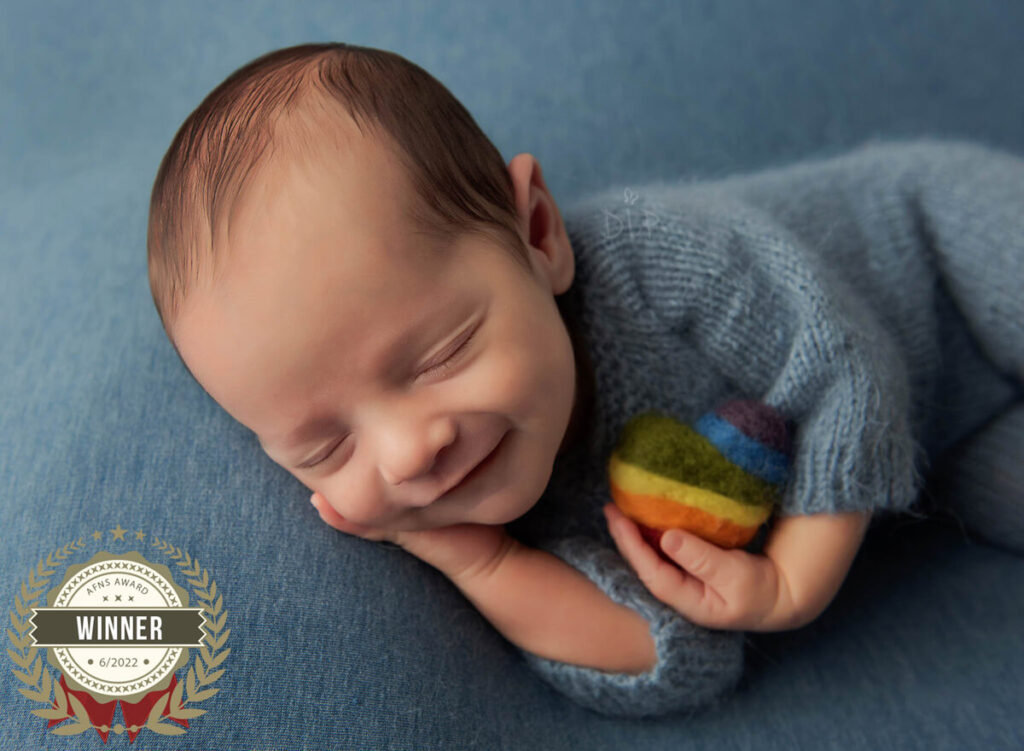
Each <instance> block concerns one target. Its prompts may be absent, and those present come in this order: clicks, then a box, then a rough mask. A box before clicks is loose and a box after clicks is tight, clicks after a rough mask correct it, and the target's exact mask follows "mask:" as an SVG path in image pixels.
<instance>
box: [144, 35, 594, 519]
mask: <svg viewBox="0 0 1024 751" xmlns="http://www.w3.org/2000/svg"><path fill="white" fill-rule="evenodd" d="M148 252H149V279H150V287H151V290H152V293H153V299H154V302H155V304H156V307H157V310H158V312H159V314H160V319H161V321H162V322H163V325H164V329H165V331H166V332H167V335H168V337H170V339H171V341H172V343H173V344H174V346H175V349H176V350H177V351H178V353H179V355H180V357H181V359H182V361H183V362H184V363H185V365H186V367H187V368H188V370H189V371H190V372H191V373H192V375H193V376H194V377H195V379H196V380H197V381H198V382H199V384H200V385H201V386H202V387H203V388H204V389H205V390H206V391H207V392H208V393H209V394H210V396H211V397H212V398H213V399H214V400H215V401H217V402H218V403H219V404H220V405H221V406H222V407H223V408H224V409H225V410H226V411H227V412H228V413H229V414H230V415H231V416H232V417H234V418H235V419H236V420H238V421H239V422H240V423H242V424H243V425H245V426H246V427H248V428H249V429H250V430H252V431H253V432H254V433H255V434H256V436H257V438H258V440H259V442H260V444H261V446H262V447H263V449H264V450H265V452H266V453H267V454H268V455H269V456H270V457H271V459H273V460H274V461H275V462H277V463H278V464H280V465H281V466H282V467H284V468H285V469H287V470H288V471H289V472H290V473H291V474H292V475H294V476H295V477H296V478H297V479H298V480H299V481H301V482H302V483H303V484H304V485H306V486H307V487H308V488H310V489H311V490H316V491H319V492H320V493H321V495H323V496H324V497H325V498H326V499H327V500H328V502H329V503H330V504H331V505H332V506H333V507H334V508H335V509H336V510H337V511H338V512H339V513H340V514H341V515H342V516H344V517H346V518H347V519H350V520H351V521H353V522H356V523H357V524H363V525H366V526H371V527H382V528H388V529H393V530H413V529H428V528H433V527H439V526H446V525H449V524H455V523H460V522H477V523H484V524H504V523H506V522H509V521H511V520H513V519H515V518H517V517H519V516H520V515H522V514H523V513H525V512H526V511H527V510H528V509H529V508H530V507H531V506H532V505H533V504H534V503H536V501H537V499H538V498H539V497H540V495H541V493H542V492H543V490H544V488H545V486H546V485H547V482H548V480H549V478H550V474H551V471H552V467H553V463H554V459H555V456H556V454H557V453H558V452H559V451H560V450H561V449H562V448H564V447H565V446H566V445H567V444H568V442H569V441H570V439H572V438H573V437H574V436H575V434H576V432H577V431H578V429H579V426H580V419H581V400H579V399H577V393H578V390H577V388H576V387H577V379H578V375H577V373H578V369H577V367H576V362H575V358H574V349H573V342H572V340H571V338H570V336H569V332H568V330H567V328H566V325H565V323H564V321H563V319H562V316H561V314H560V311H559V308H558V305H557V302H556V299H555V296H556V295H559V294H561V293H563V292H565V291H566V290H567V289H568V288H569V286H570V284H571V283H572V279H573V272H574V265H573V255H572V248H571V246H570V243H569V239H568V236H567V234H566V231H565V227H564V225H563V223H562V219H561V215H560V213H559V211H558V207H557V206H556V204H555V201H554V199H553V198H552V197H551V195H550V192H549V191H548V189H547V187H546V185H545V183H544V179H543V176H542V174H541V170H540V166H539V164H538V163H537V161H536V160H535V159H534V158H533V157H532V156H530V155H529V154H519V155H518V156H516V157H515V158H514V159H513V160H512V161H511V163H510V164H509V165H507V166H506V165H505V164H504V161H503V159H502V157H501V155H500V153H499V152H498V150H497V149H496V148H495V147H494V146H493V145H492V144H491V143H490V141H489V140H488V139H487V138H486V136H485V135H484V134H483V133H482V132H481V131H480V129H479V128H478V127H477V125H476V123H475V122H474V121H473V119H472V117H471V116H470V115H469V114H468V112H466V110H465V109H464V108H463V107H462V106H461V105H460V104H459V103H458V101H457V100H456V99H455V98H454V97H452V95H451V94H450V93H449V92H448V91H447V89H445V88H444V86H442V85H441V84H440V83H439V82H437V81H436V80H435V79H434V78H433V77H431V76H430V75H429V74H428V73H426V72H425V71H423V70H422V69H420V68H419V67H417V66H415V65H413V64H412V63H410V62H408V61H407V60H404V59H403V58H401V57H399V56H398V55H395V54H393V53H389V52H385V51H382V50H375V49H370V48H362V47H353V46H350V45H344V44H324V45H303V46H300V47H293V48H289V49H285V50H278V51H276V52H273V53H271V54H269V55H265V56H263V57H261V58H258V59H257V60H254V61H253V62H251V63H249V64H248V65H246V66H244V67H242V68H240V69H239V70H238V71H236V72H235V73H233V74H232V75H231V76H229V77H228V78H227V79H226V80H225V81H224V82H223V83H221V84H220V85H219V86H218V87H217V88H216V89H214V90H213V91H212V92H211V93H210V94H209V95H208V96H207V97H206V99H205V100H204V101H203V102H202V103H201V104H200V105H199V107H198V108H197V109H196V110H195V111H194V112H193V113H192V114H191V115H190V116H189V117H188V119H187V120H186V121H185V123H184V124H183V125H182V126H181V128H180V129H179V131H178V133H177V135H176V136H175V138H174V140H173V142H172V144H171V146H170V148H169V150H168V152H167V154H166V155H165V156H164V159H163V161H162V163H161V165H160V168H159V171H158V173H157V177H156V181H155V183H154V186H153V194H152V200H151V204H150V219H149V234H148ZM574 406H575V409H574ZM485 458H486V462H484V463H483V464H481V461H482V460H484V459H485ZM478 465H479V466H478ZM467 473H471V474H468V475H467Z"/></svg>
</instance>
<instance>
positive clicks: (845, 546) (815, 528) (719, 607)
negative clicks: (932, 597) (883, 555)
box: [605, 503, 871, 631]
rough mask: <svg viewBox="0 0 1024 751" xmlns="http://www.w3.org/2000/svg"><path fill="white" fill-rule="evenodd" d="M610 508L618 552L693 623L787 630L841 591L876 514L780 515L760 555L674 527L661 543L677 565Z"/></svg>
mask: <svg viewBox="0 0 1024 751" xmlns="http://www.w3.org/2000/svg"><path fill="white" fill-rule="evenodd" d="M605 512H606V513H607V514H608V523H609V531H610V532H611V535H612V538H613V539H614V540H615V544H616V546H617V547H618V549H619V552H620V553H621V554H622V556H623V558H625V559H626V561H627V562H628V563H629V565H630V566H631V567H632V568H633V570H634V571H635V572H636V574H637V576H638V577H639V578H640V580H641V581H642V582H643V583H644V586H645V587H647V589H648V590H649V591H650V592H651V594H652V595H654V596H655V597H656V598H658V599H659V600H661V601H662V602H663V603H665V604H666V605H668V606H669V607H671V608H672V609H673V610H675V611H676V612H677V613H679V614H680V615H682V616H684V617H685V618H686V619H687V620H689V621H690V622H692V623H696V624H698V625H701V626H704V627H706V628H712V629H731V630H745V631H785V630H787V629H794V628H800V627H801V626H804V625H806V624H808V623H810V622H811V621H813V620H814V619H815V618H817V617H818V616H819V615H820V614H821V612H822V611H823V610H824V609H825V608H826V607H827V606H828V604H829V603H830V602H831V601H832V598H833V597H835V594H836V592H838V591H839V587H840V586H841V585H842V583H843V580H844V579H845V577H846V573H847V571H849V568H850V564H851V563H852V562H853V559H854V557H855V556H856V554H857V550H858V548H859V547H860V543H861V540H862V539H863V537H864V533H865V531H866V529H867V525H868V522H869V520H870V517H871V512H851V513H837V514H825V513H819V514H810V515H795V516H785V517H781V518H779V519H777V520H776V521H775V523H774V524H773V525H772V528H771V532H770V534H769V538H768V540H767V543H766V545H765V549H764V551H763V554H760V555H754V554H752V553H748V552H747V551H745V550H742V549H739V548H735V549H728V550H727V549H723V548H720V547H718V546H717V545H715V544H713V543H710V542H708V541H706V540H704V539H702V538H700V537H698V536H697V535H695V534H693V533H692V532H687V531H684V530H672V531H670V532H668V533H666V534H665V535H663V536H662V539H661V545H662V550H663V551H664V553H665V554H666V555H667V556H668V557H669V558H671V559H672V560H673V561H675V565H674V564H672V563H669V562H667V561H665V560H663V559H662V558H661V557H659V556H658V555H657V553H656V552H655V550H654V549H653V548H651V547H650V546H649V545H648V544H647V543H646V542H645V541H644V540H643V539H642V538H641V536H640V532H639V530H638V529H637V527H636V524H635V523H634V522H632V521H631V520H629V519H628V518H627V517H625V516H624V515H623V514H622V512H621V511H619V510H618V509H617V508H616V507H615V505H614V504H611V503H609V504H607V505H606V506H605ZM674 539H675V540H679V542H680V545H679V546H678V547H674V546H673V540H674Z"/></svg>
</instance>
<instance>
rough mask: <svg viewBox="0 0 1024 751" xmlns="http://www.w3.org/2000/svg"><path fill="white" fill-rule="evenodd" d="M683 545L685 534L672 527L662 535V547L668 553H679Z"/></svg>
mask: <svg viewBox="0 0 1024 751" xmlns="http://www.w3.org/2000/svg"><path fill="white" fill-rule="evenodd" d="M682 547H683V535H682V533H681V532H679V531H678V530H675V529H670V530H669V531H668V532H666V533H665V534H664V535H662V537H661V549H662V550H664V551H665V552H666V553H678V552H679V551H680V550H681V549H682Z"/></svg>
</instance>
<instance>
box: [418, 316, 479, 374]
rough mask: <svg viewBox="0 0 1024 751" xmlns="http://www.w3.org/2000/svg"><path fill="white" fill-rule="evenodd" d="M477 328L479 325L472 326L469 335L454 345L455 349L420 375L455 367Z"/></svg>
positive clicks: (443, 371) (444, 371)
mask: <svg viewBox="0 0 1024 751" xmlns="http://www.w3.org/2000/svg"><path fill="white" fill-rule="evenodd" d="M478 328H480V327H479V326H475V327H473V329H472V330H471V331H470V332H469V335H468V336H466V337H464V338H463V340H462V342H461V343H459V344H458V345H457V346H456V348H455V350H454V351H453V352H452V353H451V354H450V355H448V356H447V357H445V359H444V360H443V361H442V362H439V363H438V364H437V365H432V366H431V367H429V368H427V369H426V370H424V371H423V372H422V373H420V377H422V376H425V375H428V374H431V373H447V372H448V371H449V370H451V369H452V368H453V367H455V365H456V363H457V362H458V361H459V360H460V359H462V355H463V354H464V353H465V352H466V350H467V349H468V345H469V342H470V341H471V340H472V339H473V336H474V335H475V334H476V332H477V329H478Z"/></svg>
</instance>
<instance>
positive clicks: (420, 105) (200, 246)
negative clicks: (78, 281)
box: [147, 42, 529, 342]
mask: <svg viewBox="0 0 1024 751" xmlns="http://www.w3.org/2000/svg"><path fill="white" fill-rule="evenodd" d="M310 103H312V104H314V105H320V106H319V107H315V109H316V112H317V113H321V114H322V113H324V112H327V113H328V114H330V111H331V109H332V106H331V105H332V103H336V104H340V105H341V106H342V107H344V109H345V111H347V112H348V114H349V116H350V117H351V119H352V121H354V122H355V124H356V126H357V127H358V129H359V131H360V133H362V134H363V135H371V134H372V135H373V136H376V137H377V138H378V139H380V142H381V143H382V144H383V145H384V146H385V147H387V148H389V149H391V151H392V152H393V153H394V154H395V155H396V156H397V157H398V159H399V161H400V163H401V164H402V165H403V167H404V169H405V171H406V174H407V175H408V176H409V178H410V181H411V184H412V186H413V193H414V194H415V195H414V202H415V205H414V206H412V207H410V209H409V210H410V213H411V216H410V218H411V220H412V221H413V224H414V226H415V227H416V228H417V230H418V231H420V232H422V233H424V234H427V235H429V236H432V237H435V238H438V239H440V240H441V241H442V242H443V241H445V240H451V239H453V238H455V237H456V236H458V235H459V234H461V233H463V232H474V233H479V234H482V235H485V236H489V237H491V238H493V239H496V240H497V241H498V242H499V244H501V245H502V246H503V247H505V248H506V249H507V250H508V251H509V252H510V253H511V254H512V255H513V257H514V258H515V260H516V261H517V262H518V263H519V264H520V265H521V266H523V268H524V269H528V268H529V261H528V260H527V257H526V249H525V246H524V245H523V242H522V239H521V238H520V236H519V234H518V230H517V227H516V223H517V218H516V210H515V198H514V193H513V187H512V181H511V178H510V177H509V174H508V168H507V167H506V165H505V162H504V159H503V158H502V156H501V153H500V152H499V151H498V150H497V148H495V146H494V144H492V143H491V141H490V140H489V139H488V138H487V136H485V135H484V133H483V131H481V130H480V128H479V126H477V124H476V122H475V121H474V120H473V118H472V116H470V114H469V112H468V111H467V110H466V109H465V108H464V107H463V106H462V105H461V104H460V103H459V101H458V100H457V99H456V98H455V97H454V96H452V94H451V93H450V92H449V91H448V89H446V88H445V87H444V86H443V85H442V84H441V83H440V82H439V81H438V80H437V79H435V78H434V77H433V76H431V75H430V74H429V73H427V72H426V71H425V70H423V69H422V68H420V67H419V66H417V65H415V64H414V63H411V62H409V61H408V60H406V59H405V58H403V57H401V56H400V55H397V54H395V53H393V52H388V51H386V50H379V49H374V48H370V47H358V46H355V45H350V44H345V43H341V42H338V43H326V44H303V45H298V46H295V47H288V48H284V49H279V50H275V51H273V52H270V53H268V54H266V55H263V56H262V57H258V58H256V59H255V60H253V61H251V62H249V63H247V64H246V65H244V66H242V67H241V68H239V69H238V70H236V71H235V72H234V73H232V74H231V75H230V76H228V77H227V78H226V79H225V80H224V81H223V82H222V83H221V84H220V85H218V86H217V87H216V88H215V89H214V90H213V91H211V92H210V93H209V94H208V95H207V96H206V98H205V99H204V100H203V101H202V102H201V103H200V104H199V106H198V107H197V108H196V109H195V110H194V111H193V112H192V113H191V114H190V115H189V116H188V117H187V118H186V120H185V122H184V123H182V125H181V127H180V128H179V129H178V132H177V134H176V135H175V136H174V140H173V141H172V142H171V145H170V148H168V150H167V153H166V154H165V155H164V158H163V160H162V161H161V163H160V168H159V169H158V171H157V174H156V179H155V180H154V183H153V191H152V195H151V197H150V208H149V228H148V232H147V247H148V265H149V284H150V291H151V292H152V295H153V301H154V303H155V304H156V308H157V312H158V313H159V315H160V321H161V323H162V324H163V326H164V330H165V331H166V332H167V333H168V335H169V336H170V333H171V326H172V325H173V323H174V321H175V320H176V318H177V315H178V312H179V310H180V308H181V305H182V304H183V302H184V300H185V298H186V296H187V294H188V292H189V290H190V289H192V285H194V284H196V283H197V282H198V280H199V274H200V269H201V268H205V269H208V270H209V272H210V278H215V276H216V273H217V269H218V268H219V267H220V266H221V265H222V263H223V261H224V260H225V259H224V258H222V257H220V256H222V255H223V251H219V250H218V247H219V244H218V243H216V242H214V238H215V237H216V235H215V234H214V229H215V226H217V224H218V223H219V222H220V221H221V220H222V219H223V218H225V217H227V216H229V215H230V212H231V208H232V205H233V204H234V202H235V200H236V199H237V197H238V195H239V194H240V193H241V191H242V189H243V187H244V182H245V179H246V176H247V175H248V174H249V173H250V172H251V171H252V170H253V169H254V168H256V167H257V166H258V165H259V164H260V163H261V161H262V160H263V159H266V158H267V157H268V156H269V154H270V153H273V151H274V147H275V140H280V137H281V135H280V133H279V132H278V131H277V130H276V127H277V123H278V121H279V120H280V119H282V118H284V117H286V116H288V115H292V114H295V115H297V116H298V117H299V119H300V120H301V119H302V116H303V115H304V114H306V110H308V109H311V108H310V107H309V106H308V105H309V104H310ZM325 104H326V106H325ZM334 111H335V112H336V113H337V117H338V118H342V117H344V113H343V112H342V111H341V110H337V109H335V110H334ZM316 119H317V120H318V121H322V118H316ZM314 132H315V131H314ZM327 135H329V134H327ZM172 342H173V337H172Z"/></svg>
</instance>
